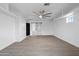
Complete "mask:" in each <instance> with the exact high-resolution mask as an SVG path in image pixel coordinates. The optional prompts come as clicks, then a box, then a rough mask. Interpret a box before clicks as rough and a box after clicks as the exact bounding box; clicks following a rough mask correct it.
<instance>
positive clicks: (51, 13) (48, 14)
mask: <svg viewBox="0 0 79 59" xmlns="http://www.w3.org/2000/svg"><path fill="white" fill-rule="evenodd" d="M49 14H52V13H46V14H44V15H43V16H45V15H49Z"/></svg>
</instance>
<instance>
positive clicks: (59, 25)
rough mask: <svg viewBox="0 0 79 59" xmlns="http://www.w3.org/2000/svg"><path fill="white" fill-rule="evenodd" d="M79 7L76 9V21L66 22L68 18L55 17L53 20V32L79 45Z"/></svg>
mask: <svg viewBox="0 0 79 59" xmlns="http://www.w3.org/2000/svg"><path fill="white" fill-rule="evenodd" d="M78 10H79V8H77V9H75V10H74V11H73V12H74V16H75V19H74V22H73V23H66V18H65V17H64V18H60V19H55V20H54V21H53V25H52V27H53V30H54V31H53V34H54V35H55V36H57V37H59V38H60V39H63V40H64V41H67V42H69V43H71V44H72V45H75V46H76V47H79V11H78Z"/></svg>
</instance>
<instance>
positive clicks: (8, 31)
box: [0, 11, 16, 50]
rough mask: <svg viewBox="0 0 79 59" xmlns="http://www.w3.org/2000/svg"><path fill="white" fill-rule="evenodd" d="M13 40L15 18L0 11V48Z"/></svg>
mask: <svg viewBox="0 0 79 59" xmlns="http://www.w3.org/2000/svg"><path fill="white" fill-rule="evenodd" d="M15 41H16V39H15V19H13V18H11V17H9V16H7V15H5V14H4V13H3V12H2V11H0V50H1V49H3V48H5V47H6V46H8V45H10V44H12V43H14V42H15Z"/></svg>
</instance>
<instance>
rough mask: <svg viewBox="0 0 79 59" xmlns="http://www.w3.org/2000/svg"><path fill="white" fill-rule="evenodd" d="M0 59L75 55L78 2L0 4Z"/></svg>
mask: <svg viewBox="0 0 79 59" xmlns="http://www.w3.org/2000/svg"><path fill="white" fill-rule="evenodd" d="M0 56H79V3H0Z"/></svg>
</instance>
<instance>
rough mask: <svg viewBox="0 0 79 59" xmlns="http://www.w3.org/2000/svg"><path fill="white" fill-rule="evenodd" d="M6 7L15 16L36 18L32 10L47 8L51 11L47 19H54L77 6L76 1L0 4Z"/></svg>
mask: <svg viewBox="0 0 79 59" xmlns="http://www.w3.org/2000/svg"><path fill="white" fill-rule="evenodd" d="M7 5H8V8H7V9H9V11H10V12H12V13H14V14H16V15H17V16H22V17H23V18H25V19H26V20H27V19H33V20H37V19H40V18H39V17H37V15H35V14H34V13H33V12H34V11H36V12H38V11H39V10H43V9H44V10H47V11H48V12H52V14H51V17H50V18H47V19H55V18H58V17H60V16H62V15H65V14H67V13H69V12H70V11H72V10H73V9H74V8H76V7H78V6H79V4H78V3H50V5H49V6H44V3H9V4H0V6H1V7H4V8H6V6H7Z"/></svg>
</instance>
